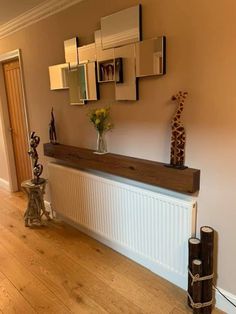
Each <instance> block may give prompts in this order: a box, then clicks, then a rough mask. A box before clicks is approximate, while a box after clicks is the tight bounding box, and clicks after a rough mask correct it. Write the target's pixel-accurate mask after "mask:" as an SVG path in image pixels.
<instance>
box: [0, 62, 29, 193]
mask: <svg viewBox="0 0 236 314" xmlns="http://www.w3.org/2000/svg"><path fill="white" fill-rule="evenodd" d="M20 71H21V70H20V65H19V60H13V61H10V62H7V63H3V73H4V79H5V88H6V95H7V102H8V111H9V118H10V125H11V129H10V132H11V134H12V142H13V150H14V157H15V166H16V175H17V183H18V188H20V184H21V182H22V181H24V180H27V179H30V178H31V177H32V171H31V163H30V159H29V156H28V149H29V147H28V137H27V129H26V118H25V112H24V105H23V93H22V82H21V72H20Z"/></svg>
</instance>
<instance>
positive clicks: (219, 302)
mask: <svg viewBox="0 0 236 314" xmlns="http://www.w3.org/2000/svg"><path fill="white" fill-rule="evenodd" d="M218 289H219V290H220V291H221V292H222V293H223V294H224V295H225V296H226V297H227V298H228V299H229V300H230V301H231V302H233V303H234V304H235V305H236V295H233V294H231V293H229V292H228V291H225V290H223V289H221V288H218ZM215 301H216V307H217V308H218V309H219V310H222V311H224V312H225V313H227V314H236V307H234V306H233V305H232V304H231V303H230V302H229V301H227V300H226V299H225V298H224V297H223V296H222V295H221V294H220V293H219V292H218V291H217V290H215Z"/></svg>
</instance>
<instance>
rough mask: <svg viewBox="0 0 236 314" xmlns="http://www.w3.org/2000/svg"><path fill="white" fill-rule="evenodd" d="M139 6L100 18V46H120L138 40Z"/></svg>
mask: <svg viewBox="0 0 236 314" xmlns="http://www.w3.org/2000/svg"><path fill="white" fill-rule="evenodd" d="M140 16H141V6H140V5H136V6H134V7H131V8H128V9H125V10H122V11H119V12H116V13H114V14H111V15H108V16H105V17H102V18H101V35H102V48H103V49H107V48H113V47H120V46H123V45H127V44H131V43H135V42H138V41H140V37H141V31H140V29H141V25H140V23H141V22H140V21H141V18H140Z"/></svg>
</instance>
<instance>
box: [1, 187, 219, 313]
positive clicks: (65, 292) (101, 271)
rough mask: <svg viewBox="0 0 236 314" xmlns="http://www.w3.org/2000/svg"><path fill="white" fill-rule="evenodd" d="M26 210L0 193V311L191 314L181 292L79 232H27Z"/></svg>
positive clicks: (61, 227)
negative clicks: (24, 216) (24, 217)
mask: <svg viewBox="0 0 236 314" xmlns="http://www.w3.org/2000/svg"><path fill="white" fill-rule="evenodd" d="M25 206H26V200H25V198H24V195H23V194H22V193H21V192H19V193H8V192H6V191H3V190H0V313H7V314H8V313H17V314H21V313H22V314H28V313H29V314H30V313H50V314H51V313H57V314H59V313H78V314H83V313H96V314H100V313H112V314H115V313H135V314H138V313H154V314H159V313H160V314H161V313H172V314H181V313H191V311H190V310H189V309H188V307H187V306H186V296H185V292H184V291H182V290H181V289H179V288H177V287H176V286H174V285H172V284H170V283H169V282H167V281H165V280H164V279H162V278H160V277H158V276H156V275H154V274H153V273H151V272H150V271H148V270H147V269H145V268H143V267H142V266H140V265H138V264H136V263H134V262H132V261H131V260H129V259H127V258H125V257H124V256H122V255H120V254H118V253H116V252H114V251H113V250H111V249H109V248H107V247H106V246H104V245H102V244H101V243H99V242H97V241H95V240H94V239H91V238H89V237H88V236H86V235H84V234H82V233H81V232H79V231H78V230H76V229H74V228H72V227H70V226H68V225H66V224H64V223H62V222H60V221H53V222H50V223H47V225H46V226H44V227H41V228H34V229H28V228H25V227H24V222H23V212H24V209H25ZM216 313H220V312H219V311H216V310H215V311H214V314H216Z"/></svg>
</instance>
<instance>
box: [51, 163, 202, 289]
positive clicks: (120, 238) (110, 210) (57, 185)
mask: <svg viewBox="0 0 236 314" xmlns="http://www.w3.org/2000/svg"><path fill="white" fill-rule="evenodd" d="M49 183H50V192H51V201H52V203H51V204H52V208H53V209H54V210H55V211H56V212H57V214H59V215H61V216H62V217H64V218H65V219H66V220H68V221H70V222H73V224H75V225H76V226H77V227H78V228H79V229H80V230H82V231H84V232H86V233H88V234H90V235H92V236H94V237H95V238H97V239H98V240H100V241H101V242H103V243H105V244H106V245H109V246H111V247H112V248H113V249H116V250H117V251H119V252H121V253H122V254H124V255H126V256H128V257H130V258H132V259H134V260H135V261H137V262H139V263H141V264H142V265H144V266H146V267H148V268H149V269H151V270H152V271H153V272H155V273H157V274H158V275H161V276H163V277H164V278H166V279H168V280H170V281H172V282H173V283H175V284H177V285H178V286H180V287H182V288H184V289H185V288H186V284H187V259H188V258H187V257H188V256H187V254H188V252H187V247H188V238H189V237H190V236H191V235H192V234H193V233H194V232H195V230H194V227H193V226H195V218H196V217H195V215H196V210H195V208H196V206H195V202H194V201H192V200H190V201H185V200H182V199H179V198H176V197H170V196H167V195H164V194H160V193H156V192H152V191H149V190H146V189H142V188H139V187H135V186H132V185H129V184H125V183H121V182H117V181H115V180H111V179H107V178H103V177H100V176H97V175H94V174H90V173H87V172H83V171H80V170H77V169H73V168H70V167H65V166H61V165H57V164H53V163H50V164H49Z"/></svg>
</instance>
